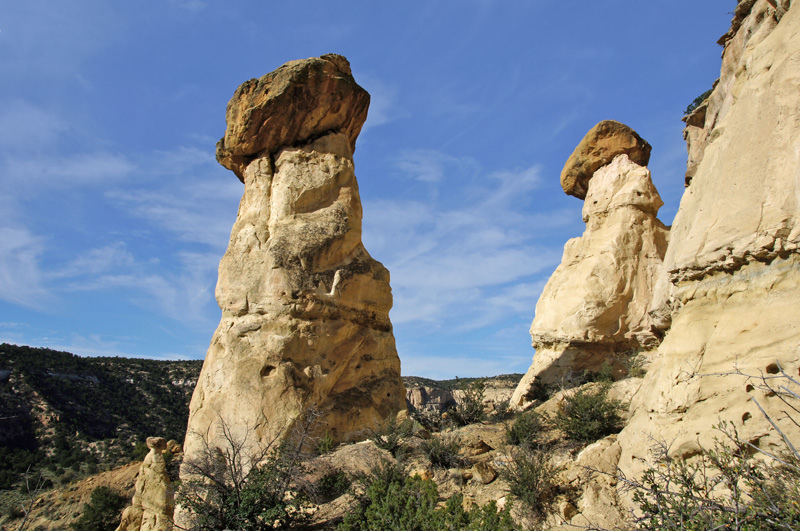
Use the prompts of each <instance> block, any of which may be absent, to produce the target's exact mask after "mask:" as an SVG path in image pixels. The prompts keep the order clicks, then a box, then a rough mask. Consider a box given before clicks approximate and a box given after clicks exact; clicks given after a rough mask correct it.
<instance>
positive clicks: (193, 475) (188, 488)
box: [177, 417, 311, 531]
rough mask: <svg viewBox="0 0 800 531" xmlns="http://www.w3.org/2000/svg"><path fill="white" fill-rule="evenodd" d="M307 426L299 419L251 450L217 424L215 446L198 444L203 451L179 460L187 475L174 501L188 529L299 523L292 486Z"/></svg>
mask: <svg viewBox="0 0 800 531" xmlns="http://www.w3.org/2000/svg"><path fill="white" fill-rule="evenodd" d="M309 418H311V417H309ZM310 422H311V420H309V419H304V420H303V422H302V423H301V424H298V425H297V427H296V430H297V431H296V433H293V434H292V435H290V436H289V437H287V438H286V439H285V440H284V441H283V442H282V443H280V444H278V443H277V442H275V443H274V444H267V445H265V446H263V447H253V446H252V445H250V444H248V442H247V435H245V436H244V437H243V438H238V437H237V436H235V435H234V434H233V432H232V431H231V429H230V427H229V426H228V425H227V424H226V423H225V422H224V421H223V422H222V424H221V432H222V435H223V438H224V441H223V442H222V443H221V445H219V446H217V445H211V444H209V443H208V441H207V440H203V445H204V452H202V453H201V454H200V455H198V456H196V457H194V458H192V459H188V460H184V462H183V468H184V469H185V470H186V472H187V477H186V479H184V480H183V481H181V484H180V489H179V490H178V497H177V502H178V503H179V504H180V505H181V506H182V507H183V509H184V510H185V511H186V514H187V517H188V519H189V520H190V526H189V529H192V530H196V531H201V530H202V531H214V530H223V529H225V530H228V529H229V530H236V531H268V530H282V529H287V528H291V526H293V525H295V524H299V523H302V521H303V519H304V518H305V516H306V514H307V512H306V511H305V509H306V508H307V506H308V502H307V500H306V497H305V496H304V495H303V493H302V492H300V491H298V489H297V488H296V487H295V485H296V483H297V480H298V479H299V478H300V477H301V474H302V473H303V470H304V468H303V463H302V461H301V456H302V453H301V449H302V448H303V447H304V446H305V445H306V443H307V442H308V440H309V439H308V428H309V424H310ZM244 432H245V434H246V433H247V430H245V431H244Z"/></svg>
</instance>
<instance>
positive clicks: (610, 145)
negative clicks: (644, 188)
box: [561, 120, 650, 199]
mask: <svg viewBox="0 0 800 531" xmlns="http://www.w3.org/2000/svg"><path fill="white" fill-rule="evenodd" d="M623 153H624V154H626V155H628V158H630V159H631V160H632V161H633V162H635V163H636V164H639V165H640V166H647V163H648V162H649V161H650V144H648V143H647V142H646V141H645V140H644V139H643V138H642V137H640V136H639V135H638V134H637V133H636V131H634V130H633V129H631V128H630V127H628V126H627V125H625V124H623V123H620V122H616V121H614V120H603V121H602V122H600V123H598V124H597V125H595V126H594V127H592V128H591V129H590V130H589V132H588V133H586V136H584V137H583V140H581V142H580V143H579V144H578V146H577V147H576V148H575V151H573V152H572V155H570V157H569V158H568V159H567V162H566V164H564V169H563V170H561V186H562V188H564V192H566V193H567V194H569V195H574V196H575V197H577V198H578V199H583V198H584V197H586V191H587V190H588V188H589V180H590V179H591V178H592V176H593V175H594V172H596V171H597V170H598V169H600V168H601V167H603V166H605V165H606V164H608V163H609V162H611V161H612V160H614V157H616V156H617V155H621V154H623Z"/></svg>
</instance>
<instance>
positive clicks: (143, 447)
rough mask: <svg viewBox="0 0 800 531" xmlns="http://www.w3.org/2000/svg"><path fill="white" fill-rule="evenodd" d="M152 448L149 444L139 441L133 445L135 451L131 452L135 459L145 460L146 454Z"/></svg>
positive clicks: (132, 457)
mask: <svg viewBox="0 0 800 531" xmlns="http://www.w3.org/2000/svg"><path fill="white" fill-rule="evenodd" d="M149 451H150V450H149V449H148V448H147V444H145V443H143V442H142V441H138V442H137V443H136V445H134V447H133V451H132V452H131V459H133V460H134V461H144V458H145V456H146V455H147V453H148V452H149Z"/></svg>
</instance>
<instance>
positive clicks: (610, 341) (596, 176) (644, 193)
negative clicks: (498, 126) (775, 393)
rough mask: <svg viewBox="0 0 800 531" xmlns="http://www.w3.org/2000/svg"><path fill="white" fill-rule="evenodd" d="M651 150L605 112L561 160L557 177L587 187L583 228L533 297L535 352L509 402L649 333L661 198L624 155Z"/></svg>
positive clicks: (659, 255)
mask: <svg viewBox="0 0 800 531" xmlns="http://www.w3.org/2000/svg"><path fill="white" fill-rule="evenodd" d="M649 155H650V146H649V144H647V142H645V141H644V140H642V139H641V137H640V136H639V135H637V134H636V132H635V131H633V130H632V129H631V128H629V127H627V126H625V125H623V124H620V123H619V122H613V121H610V120H609V121H605V122H601V123H600V124H598V125H597V126H595V127H594V128H592V130H591V131H589V133H588V134H587V135H586V137H585V138H584V139H583V141H582V142H581V143H580V145H579V146H578V148H577V149H576V150H575V152H574V153H573V154H572V156H571V157H570V159H569V160H568V161H567V165H566V166H565V168H564V171H563V172H562V174H561V175H562V186H563V187H564V191H565V192H567V193H569V194H572V195H578V196H580V195H581V194H580V193H578V191H579V190H586V192H585V202H584V205H583V220H584V221H585V222H586V231H585V232H584V233H583V236H581V237H580V238H574V239H572V240H570V241H569V242H567V244H566V246H565V247H564V256H563V258H562V260H561V264H560V265H559V266H558V268H557V269H556V271H555V272H554V273H553V275H552V276H551V277H550V279H549V280H548V282H547V285H546V286H545V288H544V291H543V293H542V295H541V297H540V298H539V302H538V303H537V304H536V316H535V318H534V320H533V324H532V325H531V338H532V340H533V346H534V348H535V349H536V355H535V356H534V358H533V364H532V365H531V368H530V369H529V370H528V373H527V374H526V375H525V377H524V378H523V379H522V381H521V382H520V384H519V386H518V387H517V389H516V391H515V392H514V395H513V397H512V399H511V400H512V403H513V404H514V405H516V406H521V405H523V404H524V403H525V402H526V401H527V400H528V399H527V398H526V396H527V395H529V392H530V390H531V387H532V386H533V385H534V384H535V383H536V382H539V383H544V384H550V383H553V382H555V381H558V380H559V379H560V378H561V377H563V376H564V375H565V374H566V373H568V372H571V371H579V372H580V371H583V370H589V371H597V370H598V369H599V368H600V366H601V365H602V364H603V363H604V362H611V363H612V364H614V363H615V362H616V361H615V360H617V358H619V356H620V355H621V354H622V353H624V352H626V351H630V350H631V349H633V348H638V347H642V346H646V345H652V344H654V343H656V342H657V341H656V338H655V336H654V335H653V333H652V331H651V329H652V326H651V322H650V316H649V315H648V312H647V310H648V306H649V303H650V299H651V296H652V292H653V287H654V284H655V279H656V277H657V275H656V273H657V272H658V270H659V267H660V266H661V263H662V259H663V258H664V253H665V251H666V247H667V238H668V235H669V232H668V229H667V228H666V227H665V226H664V225H663V224H662V223H661V222H660V221H659V220H658V219H657V218H656V215H657V214H658V209H659V208H661V206H662V205H663V204H664V203H663V201H661V197H659V195H658V192H657V191H656V189H655V187H654V186H653V183H652V181H651V179H650V172H649V170H648V169H647V168H646V167H644V166H642V165H641V164H640V163H637V162H636V161H634V160H631V158H630V157H631V156H634V157H636V158H637V159H638V160H639V161H640V162H643V163H646V162H647V159H648V158H649ZM587 172H591V174H588V175H587ZM565 175H566V176H571V177H570V178H568V179H565V177H564V176H565ZM617 363H618V362H617Z"/></svg>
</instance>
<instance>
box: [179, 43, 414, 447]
mask: <svg viewBox="0 0 800 531" xmlns="http://www.w3.org/2000/svg"><path fill="white" fill-rule="evenodd" d="M368 105H369V94H368V93H367V92H366V91H365V90H364V89H362V88H361V87H360V86H358V84H356V82H355V81H354V79H353V77H352V75H351V72H350V65H349V63H348V62H347V60H346V59H345V58H344V57H341V56H338V55H332V54H331V55H324V56H322V57H319V58H312V59H306V60H301V61H292V62H289V63H287V64H285V65H283V66H281V67H280V68H278V69H277V70H276V71H274V72H272V73H270V74H267V75H265V76H264V77H262V78H260V79H257V80H255V79H254V80H251V81H247V82H245V83H244V84H242V86H240V87H239V88H238V89H237V91H236V93H235V94H234V96H233V98H232V99H231V101H230V103H229V104H228V108H227V129H226V132H225V136H224V138H223V139H222V140H220V142H219V144H218V145H217V158H218V160H219V162H220V163H221V164H223V165H224V166H225V167H227V168H229V169H231V170H232V171H234V173H236V175H237V176H238V177H239V178H240V179H241V180H242V181H243V182H244V195H243V197H242V200H241V203H240V206H239V214H238V217H237V219H236V222H235V224H234V226H233V230H232V232H231V239H230V244H229V246H228V250H227V251H226V253H225V255H224V257H223V258H222V260H221V262H220V266H219V281H218V283H217V290H216V297H217V302H218V303H219V306H220V308H221V309H222V318H221V320H220V324H219V327H218V328H217V330H216V332H215V333H214V336H213V338H212V340H211V345H210V347H209V349H208V354H207V356H206V359H205V363H204V365H203V369H202V372H201V374H200V377H199V380H198V383H197V387H196V388H195V391H194V395H193V397H192V402H191V406H190V416H189V425H188V430H187V435H186V441H185V445H184V450H185V455H186V459H187V460H191V459H193V458H196V457H199V456H200V455H201V454H202V452H203V449H204V443H208V444H209V445H210V446H211V447H214V446H225V445H226V444H227V442H228V441H226V440H225V437H224V436H223V434H222V433H221V428H222V426H223V425H224V426H227V427H228V428H229V429H230V431H229V437H233V438H234V439H235V440H237V441H238V442H242V441H246V447H245V451H246V450H247V447H248V446H252V447H258V448H264V447H265V446H266V445H268V444H269V443H270V442H271V441H274V440H275V439H276V438H281V437H284V436H285V435H286V434H287V433H288V432H289V430H291V429H292V427H293V425H294V424H295V422H296V421H297V420H298V418H300V417H301V416H303V415H304V414H306V413H307V412H308V411H309V410H315V411H316V414H318V415H320V417H319V419H317V421H316V422H315V424H314V427H313V429H314V430H315V431H317V432H320V433H323V432H328V433H329V434H330V435H331V436H332V437H333V438H334V440H336V441H343V440H353V439H357V438H359V437H363V436H364V432H365V431H366V429H367V428H377V426H378V425H379V424H380V423H382V422H383V421H384V419H386V418H387V417H389V416H390V415H395V414H397V413H398V412H399V411H401V410H405V407H406V406H405V390H404V388H403V385H402V382H401V380H400V361H399V358H398V356H397V352H396V349H395V342H394V336H393V334H392V325H391V322H390V321H389V309H390V308H391V305H392V294H391V289H390V287H389V272H388V271H387V270H386V268H384V267H383V265H381V264H380V263H379V262H377V261H376V260H374V259H372V258H371V257H370V255H369V254H368V253H367V251H366V250H365V249H364V246H363V245H362V243H361V218H362V211H361V201H360V198H359V193H358V185H357V183H356V178H355V174H354V172H353V158H352V154H353V149H354V145H355V140H356V137H357V136H358V133H359V131H360V130H361V126H362V124H363V122H364V120H365V119H366V115H367V107H368Z"/></svg>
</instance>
